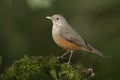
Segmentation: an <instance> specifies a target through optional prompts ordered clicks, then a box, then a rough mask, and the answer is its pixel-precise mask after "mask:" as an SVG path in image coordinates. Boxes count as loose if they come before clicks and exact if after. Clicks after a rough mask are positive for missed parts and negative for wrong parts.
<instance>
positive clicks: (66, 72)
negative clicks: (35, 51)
mask: <svg viewBox="0 0 120 80" xmlns="http://www.w3.org/2000/svg"><path fill="white" fill-rule="evenodd" d="M83 70H84V68H83V67H82V65H81V64H80V65H74V66H73V65H70V64H66V63H63V64H61V63H60V62H59V61H58V60H57V59H56V57H54V56H50V57H44V58H43V57H41V56H24V57H23V58H22V59H20V60H18V61H15V62H14V63H13V64H12V65H11V66H10V67H9V68H8V69H7V70H6V71H5V73H4V74H2V75H0V80H83V79H86V80H88V79H87V78H90V76H91V74H92V73H93V72H92V73H90V75H89V76H87V77H86V76H85V75H83ZM85 74H86V73H85Z"/></svg>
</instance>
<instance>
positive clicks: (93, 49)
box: [88, 44, 108, 59]
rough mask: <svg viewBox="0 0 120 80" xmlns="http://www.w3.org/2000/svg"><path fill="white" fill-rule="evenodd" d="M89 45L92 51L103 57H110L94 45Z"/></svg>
mask: <svg viewBox="0 0 120 80" xmlns="http://www.w3.org/2000/svg"><path fill="white" fill-rule="evenodd" d="M88 46H89V48H90V49H91V51H90V52H93V53H96V54H97V55H99V56H101V57H103V58H105V59H107V58H108V57H107V56H106V55H104V54H103V53H102V52H101V51H99V50H97V49H95V48H93V47H92V46H91V45H89V44H88Z"/></svg>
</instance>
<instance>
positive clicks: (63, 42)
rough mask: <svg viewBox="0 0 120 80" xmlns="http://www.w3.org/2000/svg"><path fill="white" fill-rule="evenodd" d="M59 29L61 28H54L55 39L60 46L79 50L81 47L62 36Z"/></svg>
mask: <svg viewBox="0 0 120 80" xmlns="http://www.w3.org/2000/svg"><path fill="white" fill-rule="evenodd" d="M59 30H60V29H53V30H52V36H53V40H54V41H55V43H56V44H57V45H58V46H60V47H62V48H63V49H66V50H79V49H80V47H79V46H77V45H76V44H74V43H71V42H69V41H68V40H66V39H64V38H63V37H61V36H60V31H59Z"/></svg>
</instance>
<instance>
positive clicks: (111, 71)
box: [0, 0, 120, 80]
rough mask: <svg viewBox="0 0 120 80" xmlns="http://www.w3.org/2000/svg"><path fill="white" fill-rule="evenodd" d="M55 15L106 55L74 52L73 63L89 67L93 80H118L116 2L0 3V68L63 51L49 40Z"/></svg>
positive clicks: (119, 5) (119, 2) (119, 6)
mask: <svg viewBox="0 0 120 80" xmlns="http://www.w3.org/2000/svg"><path fill="white" fill-rule="evenodd" d="M55 13H59V14H62V15H64V16H65V18H66V19H67V21H68V22H69V24H71V25H72V26H73V27H74V29H76V30H77V31H78V32H79V33H80V34H81V35H82V36H83V37H84V38H85V39H86V40H87V41H88V42H89V43H90V44H91V45H92V46H94V47H95V48H97V49H99V50H101V51H102V52H104V54H105V55H108V56H109V57H110V58H111V59H112V61H107V60H105V59H103V58H101V57H99V56H96V55H95V54H90V53H88V52H83V51H77V52H75V53H74V55H73V57H72V60H73V63H82V64H83V65H84V66H85V67H92V68H93V69H94V72H95V73H96V76H95V77H94V79H93V80H119V79H120V77H119V75H120V74H119V73H120V69H119V68H120V62H119V61H120V59H119V56H120V54H119V53H120V0H0V56H2V59H3V60H2V61H3V69H5V68H6V67H8V66H10V64H11V63H13V61H15V60H18V59H20V58H21V57H23V56H24V55H25V54H29V55H37V56H49V55H55V56H59V55H61V54H63V53H64V52H65V51H64V50H63V49H61V48H59V47H58V46H57V45H56V44H55V43H54V41H53V40H52V35H51V29H52V22H51V21H49V20H47V19H46V18H45V17H46V16H49V15H50V16H51V15H53V14H55Z"/></svg>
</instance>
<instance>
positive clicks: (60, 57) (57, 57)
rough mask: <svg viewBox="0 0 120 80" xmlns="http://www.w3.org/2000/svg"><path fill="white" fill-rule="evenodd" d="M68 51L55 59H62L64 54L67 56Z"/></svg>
mask: <svg viewBox="0 0 120 80" xmlns="http://www.w3.org/2000/svg"><path fill="white" fill-rule="evenodd" d="M69 52H70V51H67V52H65V53H64V54H63V55H62V56H58V57H57V59H60V58H63V57H64V56H65V55H66V54H68V53H69Z"/></svg>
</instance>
